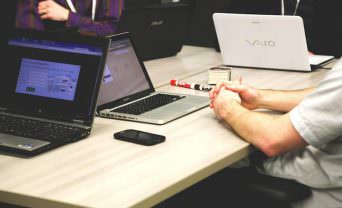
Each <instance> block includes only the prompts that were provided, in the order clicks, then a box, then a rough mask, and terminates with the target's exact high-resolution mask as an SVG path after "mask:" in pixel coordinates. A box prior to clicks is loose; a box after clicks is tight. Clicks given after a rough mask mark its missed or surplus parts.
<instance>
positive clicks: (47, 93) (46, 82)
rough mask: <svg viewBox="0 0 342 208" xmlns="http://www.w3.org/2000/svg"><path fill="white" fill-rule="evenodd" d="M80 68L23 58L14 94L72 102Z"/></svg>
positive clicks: (78, 66)
mask: <svg viewBox="0 0 342 208" xmlns="http://www.w3.org/2000/svg"><path fill="white" fill-rule="evenodd" d="M80 70H81V66H80V65H72V64H66V63H58V62H51V61H42V60H36V59H28V58H23V59H22V61H21V66H20V71H19V76H18V81H17V85H16V90H15V91H16V92H17V93H23V94H29V95H35V96H42V97H48V98H54V99H61V100H68V101H73V100H74V98H75V93H76V88H77V82H78V78H79V74H80Z"/></svg>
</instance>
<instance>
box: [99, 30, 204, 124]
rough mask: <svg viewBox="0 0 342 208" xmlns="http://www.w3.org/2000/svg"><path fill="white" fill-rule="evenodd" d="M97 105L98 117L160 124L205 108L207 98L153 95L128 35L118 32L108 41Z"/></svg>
mask: <svg viewBox="0 0 342 208" xmlns="http://www.w3.org/2000/svg"><path fill="white" fill-rule="evenodd" d="M160 70H162V69H160ZM161 73H163V72H162V71H161ZM97 105H98V107H97V111H98V114H99V115H100V116H101V117H105V118H115V119H122V120H130V121H138V122H146V123H152V124H164V123H167V122H169V121H172V120H174V119H176V118H179V117H181V116H184V115H186V114H189V113H191V112H194V111H196V110H199V109H201V108H204V107H206V106H208V105H209V98H208V97H205V96H194V95H183V94H175V93H166V92H156V91H155V89H154V87H153V85H152V82H151V80H150V77H149V75H148V73H147V71H146V69H145V66H144V63H143V62H142V60H141V58H140V56H139V54H137V52H136V50H135V48H134V43H132V39H131V38H130V34H129V33H122V34H119V35H115V36H112V38H111V44H110V48H109V51H108V54H107V61H106V67H105V72H104V77H103V81H102V85H101V88H100V94H99V98H98V101H97Z"/></svg>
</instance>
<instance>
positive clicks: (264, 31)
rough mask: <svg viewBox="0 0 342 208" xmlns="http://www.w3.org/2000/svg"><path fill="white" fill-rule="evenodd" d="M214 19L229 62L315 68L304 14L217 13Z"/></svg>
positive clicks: (226, 63)
mask: <svg viewBox="0 0 342 208" xmlns="http://www.w3.org/2000/svg"><path fill="white" fill-rule="evenodd" d="M213 19H214V25H215V29H216V33H217V36H218V40H219V45H220V49H221V54H222V58H223V63H224V64H225V65H229V66H242V67H253V68H266V69H279V70H291V71H311V70H312V69H311V66H310V61H309V55H308V48H307V44H306V37H305V31H304V24H303V20H302V18H301V17H299V16H279V15H251V14H227V13H215V14H214V15H213ZM321 58H322V57H321ZM332 59H333V57H332V56H327V57H325V59H324V60H322V61H321V62H322V63H323V62H326V61H329V60H332ZM316 66H317V64H316Z"/></svg>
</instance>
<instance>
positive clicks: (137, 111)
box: [111, 94, 185, 115]
mask: <svg viewBox="0 0 342 208" xmlns="http://www.w3.org/2000/svg"><path fill="white" fill-rule="evenodd" d="M182 98H185V96H179V95H167V94H156V95H153V96H151V97H147V98H145V99H142V100H139V101H137V102H134V103H131V104H129V105H126V106H123V107H121V108H117V109H114V110H112V111H111V112H117V113H125V114H132V115H141V114H143V113H146V112H148V111H151V110H153V109H156V108H158V107H161V106H163V105H167V104H169V103H172V102H174V101H176V100H180V99H182Z"/></svg>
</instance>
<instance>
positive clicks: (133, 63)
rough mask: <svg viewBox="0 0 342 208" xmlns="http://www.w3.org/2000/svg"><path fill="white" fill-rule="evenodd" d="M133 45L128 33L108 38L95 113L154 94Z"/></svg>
mask: <svg viewBox="0 0 342 208" xmlns="http://www.w3.org/2000/svg"><path fill="white" fill-rule="evenodd" d="M133 44H134V43H133V42H132V39H131V37H130V33H121V34H118V35H114V36H112V37H111V43H110V46H109V49H108V54H107V60H106V65H105V70H104V73H103V80H102V85H101V89H100V94H99V97H98V100H97V105H98V107H97V109H98V110H103V109H106V108H113V107H115V106H119V105H121V104H124V103H128V102H130V101H132V100H135V99H137V98H141V97H144V96H146V95H148V94H150V93H153V92H155V89H154V87H153V84H152V82H151V80H150V77H149V75H148V73H147V71H146V68H145V65H144V64H143V63H142V61H141V58H140V57H139V55H138V54H137V53H136V52H135V50H134V45H133Z"/></svg>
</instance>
